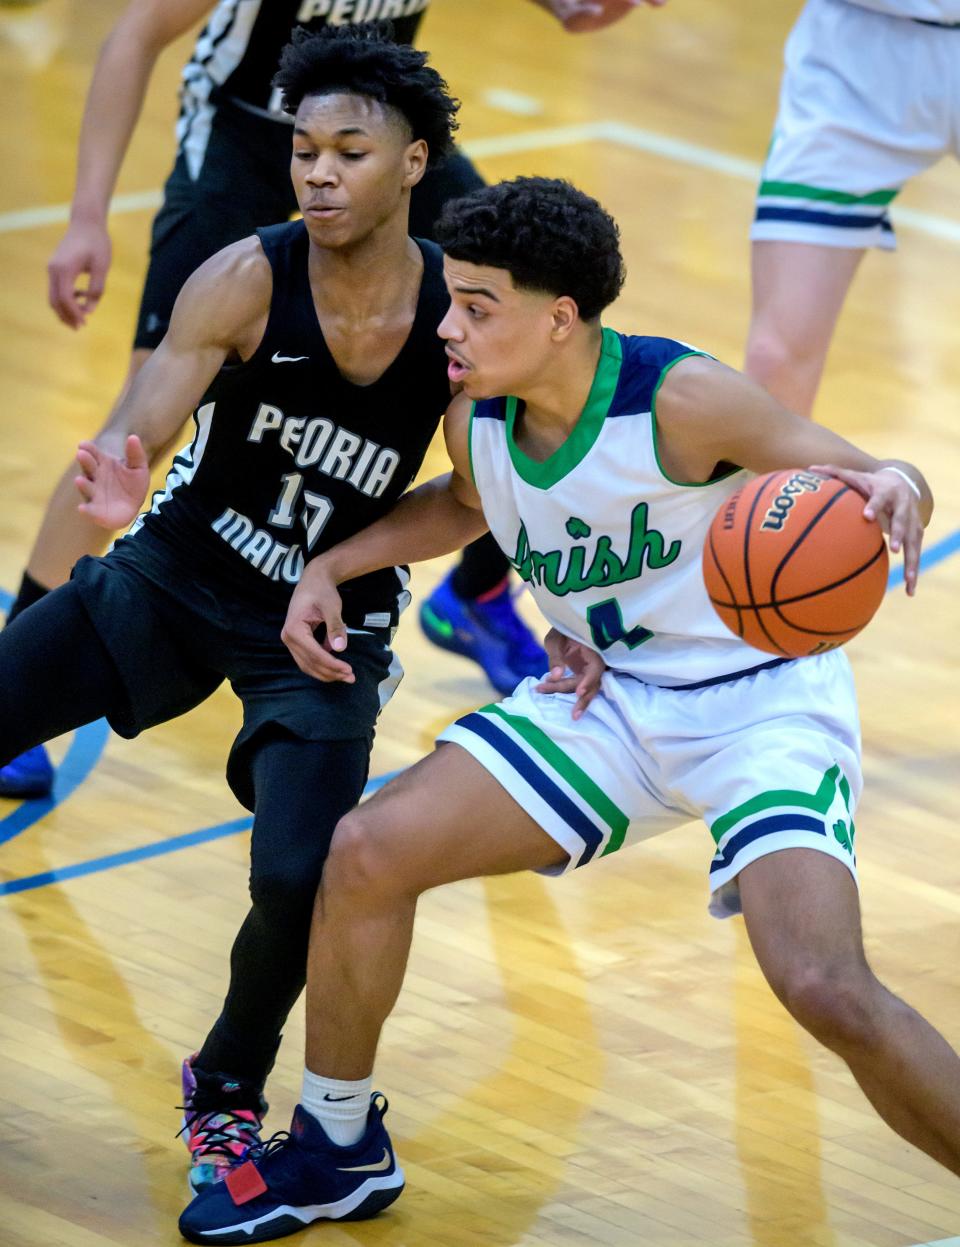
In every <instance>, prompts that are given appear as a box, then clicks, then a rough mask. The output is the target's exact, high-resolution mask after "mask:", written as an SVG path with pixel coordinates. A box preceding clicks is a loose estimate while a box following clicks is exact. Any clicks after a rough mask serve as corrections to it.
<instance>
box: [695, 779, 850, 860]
mask: <svg viewBox="0 0 960 1247" xmlns="http://www.w3.org/2000/svg"><path fill="white" fill-rule="evenodd" d="M841 778H842V777H841V772H840V767H839V765H837V766H832V767H831V768H830V770H829V771H827V772H826V773H825V774H824V777H823V779H822V780H821V781H820V787H819V788H818V789H817V791H816V792H815V793H812V794H811V793H809V792H798V791H797V790H796V789H794V788H774V789H772V790H771V791H770V792H761V793H760V795H759V796H757V797H751V798H750V800H749V801H744V803H743V804H742V805H738V806H736V807H735V808H734V809H732V810H731V811H730V812H729V813H728V814H721V816H720V817H719V818H718V819H717V820H716V822H715V823H714V824H713V826H712V827H711V828H710V834H711V836H713V838H714V841H715V842H716V843H717V844H719V843H720V841H721V840H722V839H723V837H724V836H725V835H726V833H727V832H728V831H729V830H730V828H731V827H735V826H736V825H737V823H740V822H742V821H743V820H744V819H745V818H751V817H752V816H753V815H754V814H759V813H760V812H761V810H769V809H773V808H775V807H776V806H781V805H794V806H800V807H801V808H802V809H805V810H815V811H816V812H817V813H818V814H826V812H827V810H829V809H830V806H831V805H832V804H833V798H834V796H835V795H836V791H837V781H838V780H841ZM848 791H849V787H848ZM847 808H848V809H849V805H848V807H847Z"/></svg>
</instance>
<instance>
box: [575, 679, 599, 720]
mask: <svg viewBox="0 0 960 1247" xmlns="http://www.w3.org/2000/svg"><path fill="white" fill-rule="evenodd" d="M574 692H575V693H576V694H577V702H576V705H575V706H574V707H573V717H574V718H575V719H582V718H583V715H584V713H585V711H586V709H587V707H588V706H589V705H590V703H591V702H592V701H593V699H594V697H596V695H597V688H596V685H594V684H592V683H587V682H585V681H584V682H583V683H581V684H580V685H579V686H578V687H577V688H576V689H575V690H574Z"/></svg>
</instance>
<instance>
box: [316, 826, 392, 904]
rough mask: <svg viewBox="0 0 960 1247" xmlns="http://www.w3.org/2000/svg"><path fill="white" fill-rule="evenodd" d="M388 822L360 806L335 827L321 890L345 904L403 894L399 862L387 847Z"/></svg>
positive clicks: (368, 902) (363, 902) (375, 900)
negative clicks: (341, 899) (343, 901)
mask: <svg viewBox="0 0 960 1247" xmlns="http://www.w3.org/2000/svg"><path fill="white" fill-rule="evenodd" d="M389 843H390V836H389V822H388V821H385V818H384V816H383V815H379V816H377V817H374V816H373V815H372V814H371V812H370V811H369V810H368V809H367V808H366V807H364V806H358V807H357V808H356V809H354V810H351V811H350V813H349V814H346V815H344V817H343V818H341V819H340V822H339V823H338V824H337V829H336V831H335V832H334V835H333V843H332V844H331V846H330V854H329V856H328V858H327V864H326V866H325V867H324V874H323V882H324V890H325V891H327V892H330V893H333V894H335V895H336V896H337V897H338V898H343V899H344V900H345V903H346V904H358V905H363V906H367V905H369V904H371V903H376V902H377V901H378V900H380V899H383V898H385V897H387V896H389V895H391V894H393V893H396V892H398V891H404V890H406V889H405V886H404V883H403V873H404V872H403V867H402V863H401V862H398V861H397V860H396V855H395V854H394V853H393V852H392V851H391V849H390V847H389Z"/></svg>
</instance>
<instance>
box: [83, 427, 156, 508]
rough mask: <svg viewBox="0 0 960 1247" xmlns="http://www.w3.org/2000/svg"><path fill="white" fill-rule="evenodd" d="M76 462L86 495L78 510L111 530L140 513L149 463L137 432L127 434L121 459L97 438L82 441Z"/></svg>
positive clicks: (148, 479) (148, 476) (148, 478)
mask: <svg viewBox="0 0 960 1247" xmlns="http://www.w3.org/2000/svg"><path fill="white" fill-rule="evenodd" d="M77 463H78V464H79V465H80V471H81V472H82V473H83V475H82V476H75V477H74V478H73V483H74V484H75V485H76V487H77V489H78V491H79V493H80V496H81V497H82V498H83V501H82V502H81V503H80V504H79V505H78V507H77V510H78V511H82V512H83V514H84V515H86V516H88V517H89V518H90V519H91V520H93V522H94V523H95V524H99V525H100V527H101V528H109V529H110V531H111V532H115V531H116V530H117V529H118V528H126V527H127V525H128V524H130V523H132V522H133V520H135V519H136V517H137V515H138V514H139V512H140V508H141V507H142V506H143V500H144V498H146V496H147V488H148V486H149V485H150V465H149V463H148V462H147V452H146V451H145V450H144V449H143V443H142V442H141V441H140V438H139V437H137V436H136V434H131V435H130V436H129V437H128V438H127V444H126V447H125V450H124V457H123V458H122V459H118V458H117V456H116V455H111V454H110V453H109V452H108V451H106V450H104V449H103V448H102V447H100V446H98V445H97V443H96V442H81V443H80V445H79V446H78V447H77Z"/></svg>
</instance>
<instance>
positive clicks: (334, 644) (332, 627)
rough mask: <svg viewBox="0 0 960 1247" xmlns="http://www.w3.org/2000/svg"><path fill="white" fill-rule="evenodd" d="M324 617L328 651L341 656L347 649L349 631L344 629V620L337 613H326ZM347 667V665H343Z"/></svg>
mask: <svg viewBox="0 0 960 1247" xmlns="http://www.w3.org/2000/svg"><path fill="white" fill-rule="evenodd" d="M323 617H324V619H325V620H326V623H327V638H326V646H327V649H328V650H332V651H333V652H334V653H335V654H341V653H343V651H344V650H345V649H346V648H347V630H346V628H345V627H344V624H343V620H342V619H341V618H340V615H339V613H338V612H337V611H333V610H331V611H326V610H325V611H324V612H323ZM342 665H343V666H346V663H344V664H342Z"/></svg>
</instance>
